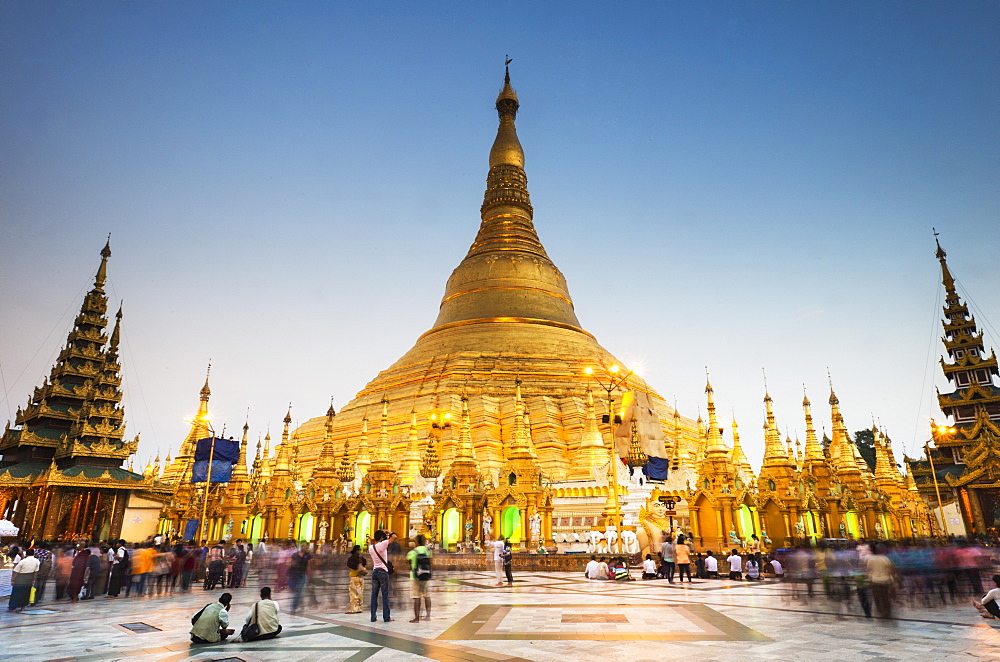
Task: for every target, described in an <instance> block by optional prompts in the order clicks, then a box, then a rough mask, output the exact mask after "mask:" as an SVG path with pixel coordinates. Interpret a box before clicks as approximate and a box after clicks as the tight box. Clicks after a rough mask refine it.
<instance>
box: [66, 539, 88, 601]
mask: <svg viewBox="0 0 1000 662" xmlns="http://www.w3.org/2000/svg"><path fill="white" fill-rule="evenodd" d="M88 560H90V550H89V549H87V548H86V547H84V546H83V545H77V549H76V553H75V554H74V555H73V569H72V570H71V571H70V576H69V584H68V585H67V587H66V588H67V590H68V592H69V599H70V602H76V601H77V600H79V599H80V590H81V589H82V588H83V582H84V580H86V578H87V561H88Z"/></svg>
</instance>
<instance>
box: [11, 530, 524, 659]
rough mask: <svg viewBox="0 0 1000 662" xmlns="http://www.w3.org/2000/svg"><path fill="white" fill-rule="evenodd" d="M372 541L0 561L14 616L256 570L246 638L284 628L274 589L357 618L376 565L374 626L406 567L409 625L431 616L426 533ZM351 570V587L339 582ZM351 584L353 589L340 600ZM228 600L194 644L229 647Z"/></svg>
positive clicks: (36, 555) (21, 549)
mask: <svg viewBox="0 0 1000 662" xmlns="http://www.w3.org/2000/svg"><path fill="white" fill-rule="evenodd" d="M367 543H368V544H367V553H363V552H362V548H361V546H360V545H355V546H354V548H353V549H352V550H351V553H350V555H349V556H348V557H347V560H346V564H345V563H344V560H343V557H342V555H341V554H339V553H338V551H339V550H338V548H337V546H334V545H311V544H301V545H300V544H295V543H291V542H278V543H273V544H272V543H270V542H268V541H267V540H266V539H264V540H261V541H260V542H259V543H258V544H256V545H252V544H250V543H249V542H244V541H243V540H236V541H234V542H226V541H219V542H215V543H209V542H207V541H203V542H202V544H200V545H198V544H196V543H195V542H194V541H187V542H173V543H167V542H165V541H163V540H161V539H159V538H158V537H157V538H152V539H150V540H147V541H145V542H142V543H135V544H128V543H126V542H125V541H123V540H115V541H101V542H96V541H80V542H78V543H74V544H64V543H60V544H57V545H50V544H49V543H47V542H44V541H39V542H35V543H33V544H29V545H24V544H21V543H17V542H15V543H12V544H11V545H9V546H8V547H7V548H6V549H4V550H3V557H2V559H0V560H2V561H4V562H5V563H0V565H9V566H10V567H11V571H12V572H11V594H10V598H9V600H8V606H7V611H8V612H19V611H23V610H24V609H25V608H27V607H29V606H32V605H38V604H41V603H43V602H46V601H49V600H63V601H68V602H71V603H72V602H78V601H81V600H92V599H94V598H97V597H101V596H103V597H106V598H108V599H115V598H118V599H122V598H132V599H139V598H144V599H149V598H155V597H158V596H167V595H171V594H174V593H186V592H190V591H192V590H195V589H200V590H204V591H214V590H217V589H238V588H240V587H242V586H244V585H245V583H246V581H247V578H248V575H249V574H250V572H251V570H253V572H254V573H255V580H256V581H257V583H259V584H260V585H261V586H262V587H263V588H261V592H260V600H259V601H257V602H255V603H254V605H253V606H252V607H251V611H250V613H248V615H247V618H246V621H245V623H244V624H243V629H242V632H241V634H240V637H241V639H242V640H244V641H246V640H249V639H253V640H259V639H264V638H270V637H273V636H277V634H278V633H279V632H280V631H281V624H280V622H279V618H278V617H279V613H280V610H279V608H278V604H277V602H275V601H274V600H273V599H272V598H271V595H272V590H274V591H287V593H285V595H286V597H287V598H288V599H289V602H290V605H289V610H290V612H291V613H293V614H294V613H297V612H298V611H299V610H301V609H303V608H309V609H318V608H325V609H332V610H336V609H339V608H340V607H341V605H342V604H343V603H346V604H347V605H348V609H347V611H346V613H360V612H361V611H362V610H363V608H364V584H365V580H364V578H365V576H367V575H368V574H369V568H370V572H371V580H370V585H371V594H370V598H369V600H368V607H369V609H370V613H371V620H372V621H375V620H376V615H377V611H378V607H379V604H380V603H381V608H382V618H383V620H385V621H391V620H392V617H391V613H390V604H391V603H390V587H391V586H392V585H393V582H392V581H390V579H389V577H390V575H392V574H395V565H396V564H400V563H406V564H407V565H408V566H409V578H410V582H411V583H410V590H411V594H412V596H413V602H414V608H413V611H414V615H413V619H412V621H411V622H419V621H420V620H422V619H423V620H427V619H429V618H430V613H431V599H430V594H429V592H428V590H427V586H428V584H427V580H429V579H430V576H431V570H430V563H431V561H430V559H431V551H430V549H429V547H428V546H427V541H426V540H425V539H424V537H423V536H420V535H418V536H417V537H416V539H415V541H414V543H411V544H410V546H411V547H412V549H410V550H409V553H408V554H406V555H405V556H404V554H403V550H401V548H400V544H399V539H398V536H397V535H396V534H395V533H393V532H386V531H375V532H374V535H373V537H369V538H368V541H367ZM507 549H508V550H509V544H508V548H507ZM508 553H509V552H508ZM508 563H509V560H508ZM345 570H346V573H345V572H344V571H345ZM344 574H346V575H347V576H346V577H345V578H346V579H347V581H346V582H342V581H340V577H341V575H344ZM344 583H346V584H347V591H346V595H344V596H343V597H342V594H343V593H344V591H343V590H342V586H343V584H344ZM50 586H54V597H50V596H49V594H47V589H48V588H49V587H50ZM272 587H273V588H272ZM343 598H346V600H344V599H343ZM231 600H232V593H230V592H228V591H227V592H225V593H223V594H222V595H221V596H220V597H219V599H218V601H217V602H213V603H210V604H207V605H205V607H203V608H202V609H201V610H200V611H199V612H198V613H197V614H195V616H194V618H192V620H191V624H192V630H191V638H192V641H193V642H195V643H214V642H218V641H225V640H227V638H228V637H229V636H231V635H232V634H233V633H234V632H235V631H234V629H232V628H230V627H229V615H228V614H229V610H230V606H231ZM421 607H423V609H422V610H421ZM250 626H253V627H252V628H251V629H249V630H248V627H250Z"/></svg>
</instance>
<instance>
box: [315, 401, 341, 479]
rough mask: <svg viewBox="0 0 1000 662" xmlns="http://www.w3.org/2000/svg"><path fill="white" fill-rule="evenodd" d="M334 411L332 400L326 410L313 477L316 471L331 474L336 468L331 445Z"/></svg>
mask: <svg viewBox="0 0 1000 662" xmlns="http://www.w3.org/2000/svg"><path fill="white" fill-rule="evenodd" d="M335 415H336V412H335V411H334V409H333V402H332V401H331V402H330V408H329V409H327V410H326V424H325V425H324V426H323V448H322V449H320V452H319V459H317V461H316V468H315V470H314V471H313V476H314V477H315V476H316V475H317V473H324V474H325V475H332V474H333V472H334V471H335V470H336V469H337V452H336V450H335V449H334V447H333V417H334V416H335Z"/></svg>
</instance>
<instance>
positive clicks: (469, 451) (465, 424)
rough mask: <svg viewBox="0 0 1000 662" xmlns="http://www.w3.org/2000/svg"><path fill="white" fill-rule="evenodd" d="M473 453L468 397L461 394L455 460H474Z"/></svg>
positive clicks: (456, 461)
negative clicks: (460, 418) (460, 415)
mask: <svg viewBox="0 0 1000 662" xmlns="http://www.w3.org/2000/svg"><path fill="white" fill-rule="evenodd" d="M474 461H475V453H474V451H473V448H472V423H471V421H470V420H469V398H467V397H466V396H465V395H464V394H463V395H462V423H461V427H460V428H459V432H458V445H457V446H456V447H455V461H454V463H458V462H474Z"/></svg>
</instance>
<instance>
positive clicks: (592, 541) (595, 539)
mask: <svg viewBox="0 0 1000 662" xmlns="http://www.w3.org/2000/svg"><path fill="white" fill-rule="evenodd" d="M587 540H588V542H589V544H588V545H587V551H588V552H590V553H591V554H597V553H598V551H599V550H600V547H601V545H602V543H603V542H604V534H603V533H601V532H600V531H597V530H596V529H595V530H592V531H589V532H588V533H587Z"/></svg>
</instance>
